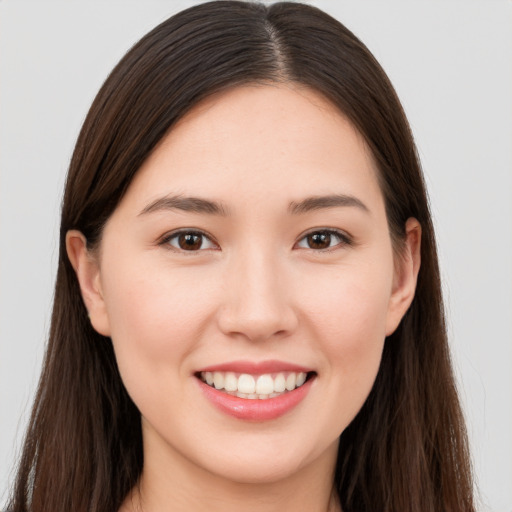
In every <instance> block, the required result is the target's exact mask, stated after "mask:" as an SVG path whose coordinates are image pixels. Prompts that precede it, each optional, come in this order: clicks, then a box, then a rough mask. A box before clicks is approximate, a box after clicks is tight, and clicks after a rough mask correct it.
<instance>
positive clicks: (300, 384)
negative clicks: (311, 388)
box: [296, 372, 307, 387]
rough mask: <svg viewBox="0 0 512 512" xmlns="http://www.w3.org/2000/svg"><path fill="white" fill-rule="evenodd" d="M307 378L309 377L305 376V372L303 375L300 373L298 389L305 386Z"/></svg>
mask: <svg viewBox="0 0 512 512" xmlns="http://www.w3.org/2000/svg"><path fill="white" fill-rule="evenodd" d="M306 376H307V374H305V373H304V372H301V373H299V375H297V382H296V386H297V387H299V386H302V384H304V382H306Z"/></svg>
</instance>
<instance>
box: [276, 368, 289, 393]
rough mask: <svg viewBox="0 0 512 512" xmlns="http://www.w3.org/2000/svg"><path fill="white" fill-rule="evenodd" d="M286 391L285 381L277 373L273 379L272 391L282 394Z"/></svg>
mask: <svg viewBox="0 0 512 512" xmlns="http://www.w3.org/2000/svg"><path fill="white" fill-rule="evenodd" d="M285 389H286V379H285V378H284V375H283V374H282V373H278V374H277V375H276V378H275V379H274V391H275V392H276V393H282V392H283V391H284V390H285Z"/></svg>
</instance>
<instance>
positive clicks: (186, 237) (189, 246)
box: [178, 233, 203, 251]
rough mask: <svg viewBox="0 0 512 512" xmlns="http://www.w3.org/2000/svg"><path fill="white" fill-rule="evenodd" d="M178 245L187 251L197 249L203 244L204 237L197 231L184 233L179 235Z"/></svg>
mask: <svg viewBox="0 0 512 512" xmlns="http://www.w3.org/2000/svg"><path fill="white" fill-rule="evenodd" d="M178 245H179V246H180V248H181V249H184V250H185V251H197V250H198V249H201V245H203V237H202V236H201V235H196V234H195V233H182V234H181V235H178Z"/></svg>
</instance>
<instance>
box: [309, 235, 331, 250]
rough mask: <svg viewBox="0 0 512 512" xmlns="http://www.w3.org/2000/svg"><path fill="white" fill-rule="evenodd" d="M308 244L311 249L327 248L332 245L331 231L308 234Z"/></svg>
mask: <svg viewBox="0 0 512 512" xmlns="http://www.w3.org/2000/svg"><path fill="white" fill-rule="evenodd" d="M308 245H309V247H311V249H327V248H328V247H329V246H330V245H331V234H330V233H325V232H324V233H322V232H318V233H312V234H310V235H308Z"/></svg>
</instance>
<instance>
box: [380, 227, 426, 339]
mask: <svg viewBox="0 0 512 512" xmlns="http://www.w3.org/2000/svg"><path fill="white" fill-rule="evenodd" d="M405 233H406V239H405V246H404V247H403V249H402V252H401V254H399V255H397V256H396V262H395V271H394V276H393V289H392V292H391V297H390V301H389V306H388V316H387V322H386V336H389V335H390V334H393V332H394V331H395V330H396V328H397V327H398V325H399V324H400V321H401V320H402V318H403V316H404V315H405V313H406V312H407V310H408V309H409V306H410V305H411V303H412V300H413V299H414V294H415V292H416V283H417V281H418V272H419V270H420V264H421V225H420V223H419V222H418V221H417V220H416V219H414V218H410V219H408V220H407V222H406V224H405Z"/></svg>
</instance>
